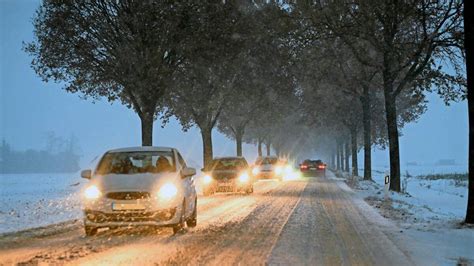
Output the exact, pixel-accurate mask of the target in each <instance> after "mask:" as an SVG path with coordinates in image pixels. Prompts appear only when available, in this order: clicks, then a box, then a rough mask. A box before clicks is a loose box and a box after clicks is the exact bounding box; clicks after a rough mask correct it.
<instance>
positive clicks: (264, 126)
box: [24, 0, 472, 222]
mask: <svg viewBox="0 0 474 266" xmlns="http://www.w3.org/2000/svg"><path fill="white" fill-rule="evenodd" d="M462 12H463V2H462V1H461V0H439V1H428V0H416V1H391V0H383V1H375V0H363V1H343V0H341V1H316V2H311V3H310V2H306V1H298V2H293V1H288V2H286V1H262V2H255V1H132V0H129V1H115V2H102V1H97V2H95V1H92V2H80V1H79V2H72V3H71V2H56V1H45V2H43V3H42V4H41V6H40V7H39V8H38V11H37V14H36V16H35V18H34V21H33V23H34V27H35V37H36V39H35V40H34V41H32V42H30V43H27V44H25V47H24V49H25V51H27V52H28V53H29V54H31V55H32V57H33V62H32V66H33V68H34V69H35V71H36V72H37V74H38V75H39V76H41V77H42V78H43V79H44V80H46V81H48V80H54V81H57V82H62V84H65V87H64V89H65V90H67V91H68V92H72V93H79V94H80V95H81V96H82V97H85V98H92V99H98V98H105V99H107V100H108V101H111V102H120V103H122V104H124V105H126V106H128V107H129V108H130V109H132V110H133V111H134V112H136V113H137V114H138V116H139V117H140V120H141V126H142V145H145V146H147V145H152V143H153V142H152V136H153V123H154V121H155V120H157V119H159V120H161V122H162V123H164V124H166V122H167V121H168V120H169V119H170V118H171V117H174V118H176V119H178V120H179V121H180V123H181V125H182V126H183V130H187V129H189V128H190V127H193V126H196V127H197V128H199V130H200V132H201V136H202V142H203V164H204V166H206V165H207V164H208V163H209V161H210V160H211V159H212V157H213V153H212V152H213V147H212V132H213V130H215V129H216V128H217V129H218V130H219V131H221V132H222V133H224V134H225V135H226V136H228V137H230V138H232V139H234V140H235V142H236V151H237V155H241V154H242V143H243V142H248V143H254V144H256V145H257V146H258V148H259V149H258V150H259V154H263V146H266V147H267V152H269V150H270V148H269V147H272V148H273V150H275V151H276V153H277V154H279V155H286V156H291V155H292V156H296V155H301V154H305V153H311V152H312V151H313V150H314V149H317V150H318V151H320V152H324V153H325V154H327V156H326V157H327V160H329V161H332V162H334V164H335V165H336V166H337V165H339V166H345V168H346V169H347V168H348V165H349V163H348V161H349V158H352V173H353V174H354V175H358V174H359V173H358V162H357V156H356V155H357V152H358V151H359V150H360V149H361V148H362V149H363V151H364V162H363V165H364V167H363V168H364V174H363V175H364V178H365V179H371V178H372V177H371V155H370V150H371V147H372V146H373V145H379V146H383V147H388V150H389V154H390V174H391V177H392V178H391V184H390V188H391V189H392V190H395V191H400V157H399V143H398V139H399V135H400V129H401V128H402V127H403V126H404V125H405V124H406V123H409V122H412V121H415V120H416V119H417V118H418V117H419V116H420V115H421V114H423V112H424V111H425V110H426V100H425V96H424V95H425V93H426V92H431V91H436V92H437V93H439V94H440V95H441V96H442V97H443V98H444V99H445V100H446V102H447V103H449V102H450V101H458V100H462V99H464V98H465V97H466V80H465V78H464V64H465V60H464V59H465V53H464V47H465V46H464V35H463V33H464V28H463V24H462V23H463V18H462ZM347 170H348V169H347ZM471 183H472V182H471ZM469 206H471V208H472V202H471V203H470V204H469ZM471 222H472V220H471Z"/></svg>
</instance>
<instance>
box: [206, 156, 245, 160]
mask: <svg viewBox="0 0 474 266" xmlns="http://www.w3.org/2000/svg"><path fill="white" fill-rule="evenodd" d="M221 159H245V158H244V157H243V156H224V157H214V158H213V160H221Z"/></svg>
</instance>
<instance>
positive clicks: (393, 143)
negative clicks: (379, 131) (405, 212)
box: [384, 84, 400, 192]
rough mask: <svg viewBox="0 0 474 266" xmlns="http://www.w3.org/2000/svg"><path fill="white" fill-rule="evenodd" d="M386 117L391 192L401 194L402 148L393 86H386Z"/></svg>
mask: <svg viewBox="0 0 474 266" xmlns="http://www.w3.org/2000/svg"><path fill="white" fill-rule="evenodd" d="M384 86H385V88H384V94H385V115H386V119H387V130H388V146H389V155H390V190H393V191H397V192H400V146H399V140H398V124H397V106H396V99H395V97H394V96H393V95H392V93H391V91H392V89H391V88H392V84H386V85H384Z"/></svg>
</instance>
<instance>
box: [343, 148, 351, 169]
mask: <svg viewBox="0 0 474 266" xmlns="http://www.w3.org/2000/svg"><path fill="white" fill-rule="evenodd" d="M349 150H350V149H349V142H348V141H347V142H346V143H345V144H344V166H345V168H344V170H345V171H346V172H348V173H349V172H350V167H349V156H350V151H349Z"/></svg>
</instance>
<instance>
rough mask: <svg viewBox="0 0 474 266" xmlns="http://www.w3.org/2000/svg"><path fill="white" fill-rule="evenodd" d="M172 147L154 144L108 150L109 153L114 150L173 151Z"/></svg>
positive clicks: (114, 151)
mask: <svg viewBox="0 0 474 266" xmlns="http://www.w3.org/2000/svg"><path fill="white" fill-rule="evenodd" d="M173 150H174V148H170V147H154V146H137V147H126V148H119V149H113V150H109V151H108V152H109V153H116V152H148V151H169V152H170V151H173Z"/></svg>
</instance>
